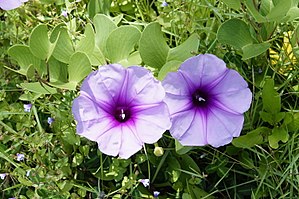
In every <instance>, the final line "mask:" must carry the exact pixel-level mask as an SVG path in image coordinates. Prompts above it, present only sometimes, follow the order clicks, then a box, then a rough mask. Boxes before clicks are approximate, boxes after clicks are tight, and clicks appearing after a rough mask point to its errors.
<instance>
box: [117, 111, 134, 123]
mask: <svg viewBox="0 0 299 199" xmlns="http://www.w3.org/2000/svg"><path fill="white" fill-rule="evenodd" d="M130 117H131V112H130V110H129V109H127V108H117V109H116V110H115V111H114V118H115V119H116V120H117V121H119V122H126V121H128V120H129V119H130Z"/></svg>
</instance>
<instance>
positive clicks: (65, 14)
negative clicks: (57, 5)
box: [61, 10, 68, 18]
mask: <svg viewBox="0 0 299 199" xmlns="http://www.w3.org/2000/svg"><path fill="white" fill-rule="evenodd" d="M61 15H62V16H64V17H65V18H67V16H68V13H67V11H66V10H63V11H62V12H61Z"/></svg>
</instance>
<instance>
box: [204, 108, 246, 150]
mask: <svg viewBox="0 0 299 199" xmlns="http://www.w3.org/2000/svg"><path fill="white" fill-rule="evenodd" d="M243 122H244V116H243V115H242V114H238V115H236V114H232V113H229V112H226V111H223V110H221V109H218V108H215V107H214V108H213V109H211V110H210V111H209V113H208V114H207V132H208V134H207V141H208V143H209V144H210V145H212V146H214V147H219V146H223V145H225V144H228V143H230V142H231V141H232V139H233V137H237V136H239V135H240V132H241V130H242V127H243Z"/></svg>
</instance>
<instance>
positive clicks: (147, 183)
mask: <svg viewBox="0 0 299 199" xmlns="http://www.w3.org/2000/svg"><path fill="white" fill-rule="evenodd" d="M139 182H141V183H142V184H143V186H144V187H148V186H149V184H150V181H149V179H140V180H139Z"/></svg>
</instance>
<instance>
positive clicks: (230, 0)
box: [222, 0, 241, 10]
mask: <svg viewBox="0 0 299 199" xmlns="http://www.w3.org/2000/svg"><path fill="white" fill-rule="evenodd" d="M222 1H223V2H224V3H225V4H226V5H227V6H228V7H230V8H232V9H235V10H239V9H240V7H241V1H240V0H222Z"/></svg>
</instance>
